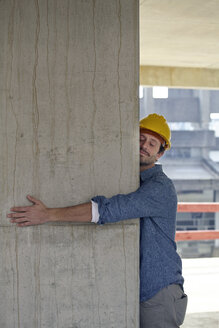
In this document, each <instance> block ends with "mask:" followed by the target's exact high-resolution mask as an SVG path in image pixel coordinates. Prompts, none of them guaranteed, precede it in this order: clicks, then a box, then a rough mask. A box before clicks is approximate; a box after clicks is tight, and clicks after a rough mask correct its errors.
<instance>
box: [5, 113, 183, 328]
mask: <svg viewBox="0 0 219 328" xmlns="http://www.w3.org/2000/svg"><path fill="white" fill-rule="evenodd" d="M170 138H171V133H170V129H169V126H168V124H167V122H166V120H165V118H164V117H163V116H161V115H157V114H151V115H149V116H148V117H146V118H144V119H142V120H141V121H140V171H141V175H140V177H141V185H140V187H139V188H138V189H137V190H136V191H135V192H132V193H129V194H127V195H124V194H118V195H115V196H113V197H111V198H106V197H104V196H96V197H94V198H93V199H92V201H91V202H89V203H85V204H81V205H76V206H72V207H67V208H47V207H46V206H45V205H44V204H43V203H42V202H41V201H40V200H37V199H35V198H34V197H31V196H27V198H28V199H29V200H30V201H31V202H32V203H33V205H32V206H25V207H14V208H12V209H11V211H12V212H14V213H10V214H8V217H9V218H11V222H12V223H15V224H17V226H19V227H25V226H29V225H36V224H42V223H45V222H54V221H74V222H91V221H92V222H96V223H98V224H104V223H112V222H117V221H121V220H126V219H132V218H139V217H140V218H141V220H140V327H141V328H176V327H179V326H180V325H181V324H182V322H183V320H184V316H185V311H186V306H187V296H186V295H185V294H184V291H183V281H184V280H183V277H182V263H181V259H180V257H179V255H178V254H177V252H176V244H175V241H174V239H175V225H176V210H177V196H176V191H175V188H174V186H173V183H172V181H171V180H170V179H169V178H168V177H167V176H166V175H165V174H164V173H163V171H162V166H161V165H157V164H155V163H156V161H157V160H158V159H159V158H160V157H161V156H162V155H163V154H164V151H165V150H166V149H169V148H170Z"/></svg>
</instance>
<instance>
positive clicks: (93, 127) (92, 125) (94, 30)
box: [90, 0, 97, 194]
mask: <svg viewBox="0 0 219 328" xmlns="http://www.w3.org/2000/svg"><path fill="white" fill-rule="evenodd" d="M95 14H96V0H93V34H94V37H93V48H94V74H93V80H92V94H93V115H92V119H91V129H92V153H91V161H90V163H91V175H90V176H91V185H92V194H94V188H95V166H94V162H95V119H96V113H97V102H96V90H95V82H96V70H97V53H96V24H95Z"/></svg>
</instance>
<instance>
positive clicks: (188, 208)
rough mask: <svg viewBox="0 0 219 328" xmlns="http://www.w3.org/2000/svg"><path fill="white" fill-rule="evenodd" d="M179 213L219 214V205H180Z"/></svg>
mask: <svg viewBox="0 0 219 328" xmlns="http://www.w3.org/2000/svg"><path fill="white" fill-rule="evenodd" d="M177 212H219V203H178V207H177Z"/></svg>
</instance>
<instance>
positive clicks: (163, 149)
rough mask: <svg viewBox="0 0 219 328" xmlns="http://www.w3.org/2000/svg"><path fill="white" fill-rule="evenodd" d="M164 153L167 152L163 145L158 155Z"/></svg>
mask: <svg viewBox="0 0 219 328" xmlns="http://www.w3.org/2000/svg"><path fill="white" fill-rule="evenodd" d="M164 152H165V147H164V146H163V145H162V144H161V145H160V149H159V152H158V154H160V153H164Z"/></svg>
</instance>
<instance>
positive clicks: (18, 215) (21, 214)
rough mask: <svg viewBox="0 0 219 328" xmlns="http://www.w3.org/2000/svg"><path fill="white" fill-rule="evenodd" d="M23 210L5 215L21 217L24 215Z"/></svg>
mask: <svg viewBox="0 0 219 328" xmlns="http://www.w3.org/2000/svg"><path fill="white" fill-rule="evenodd" d="M24 214H25V213H24V212H18V213H9V214H8V215H7V217H8V218H23V217H24Z"/></svg>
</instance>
